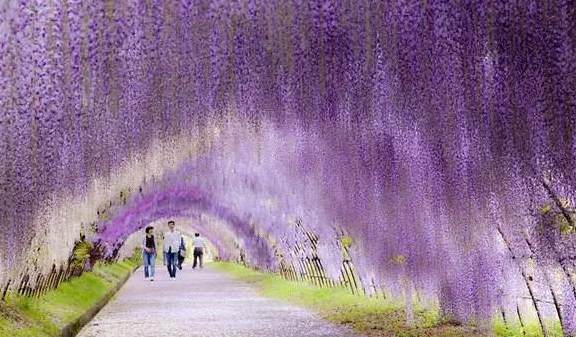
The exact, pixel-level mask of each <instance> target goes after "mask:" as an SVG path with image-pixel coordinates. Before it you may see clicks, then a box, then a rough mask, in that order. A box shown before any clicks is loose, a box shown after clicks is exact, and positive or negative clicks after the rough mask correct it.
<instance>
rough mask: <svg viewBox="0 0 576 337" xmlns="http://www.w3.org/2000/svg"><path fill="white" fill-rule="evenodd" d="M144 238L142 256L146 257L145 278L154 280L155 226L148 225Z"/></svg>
mask: <svg viewBox="0 0 576 337" xmlns="http://www.w3.org/2000/svg"><path fill="white" fill-rule="evenodd" d="M145 232H146V234H145V235H144V239H143V240H142V257H143V258H144V278H146V279H147V278H148V277H150V281H154V269H155V264H156V241H155V240H154V227H152V226H148V227H146V230H145Z"/></svg>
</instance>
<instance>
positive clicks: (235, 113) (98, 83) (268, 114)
mask: <svg viewBox="0 0 576 337" xmlns="http://www.w3.org/2000/svg"><path fill="white" fill-rule="evenodd" d="M575 21H576V6H574V4H573V3H572V2H570V1H566V0H552V1H547V2H541V1H536V0H526V1H483V0H479V1H466V2H456V1H444V0H435V1H357V0H341V1H337V0H289V1H287V0H234V1H217V0H213V1H208V0H181V1H176V0H173V1H161V0H150V1H142V0H126V1H104V0H102V1H100V0H98V1H79V0H68V1H41V0H31V1H24V0H20V1H16V0H9V1H5V2H3V3H2V4H0V156H1V159H0V221H1V222H0V252H1V254H0V260H1V261H0V266H2V267H4V268H8V269H10V268H15V265H16V263H17V261H20V260H21V259H22V257H23V256H25V255H26V254H27V249H28V248H29V244H30V241H31V240H32V238H33V237H34V236H35V235H36V234H37V233H39V232H41V231H42V227H41V226H37V225H34V224H36V223H38V221H37V219H38V218H41V217H42V214H41V210H42V209H44V208H45V207H46V205H51V203H52V202H53V200H52V198H53V196H54V195H71V196H74V197H75V198H82V197H83V196H84V195H85V194H86V193H87V192H86V191H87V190H88V189H89V188H90V187H91V184H93V182H94V181H95V180H96V179H99V178H101V177H110V176H112V175H113V173H114V172H115V171H117V170H119V169H120V168H122V167H125V166H126V163H127V161H128V160H129V159H130V158H133V157H134V156H137V155H138V154H143V153H146V152H147V151H150V149H151V147H152V145H153V144H154V143H155V142H161V143H163V144H166V145H165V146H166V149H169V148H170V142H171V141H172V139H175V138H179V137H180V138H191V139H195V140H196V141H199V142H203V141H205V140H206V139H212V140H213V141H211V142H208V141H206V146H205V149H204V150H203V151H202V152H201V153H194V154H190V156H189V157H188V159H187V160H185V161H184V163H182V164H181V165H179V166H178V167H174V168H173V170H172V171H171V172H169V173H166V174H165V175H164V176H162V177H159V180H158V181H157V182H155V183H153V184H152V186H151V187H150V188H148V189H147V190H146V191H145V192H144V193H142V194H140V195H139V196H135V197H133V198H132V199H131V200H130V201H129V202H128V203H127V205H126V206H125V207H124V208H122V209H120V210H118V211H117V212H115V214H114V215H113V216H112V218H110V219H109V220H107V221H103V222H101V223H99V224H98V229H97V233H96V235H95V237H94V240H95V241H97V242H99V243H101V244H102V246H103V247H105V248H106V249H108V253H111V252H113V251H115V250H117V249H118V247H119V245H121V244H122V242H123V240H124V239H126V238H127V237H128V235H129V234H130V233H132V232H134V231H135V230H137V229H139V228H141V227H142V226H144V225H145V224H146V222H149V221H154V220H157V219H160V218H164V217H175V216H185V217H187V216H192V214H197V213H198V212H200V213H206V214H209V215H210V216H214V217H217V218H219V219H221V221H222V222H223V223H225V224H226V226H225V227H226V230H231V231H232V232H233V233H235V235H236V236H237V242H236V246H234V245H233V244H231V243H230V242H221V243H217V244H216V246H218V248H219V249H220V250H221V251H222V254H224V255H225V254H226V252H228V255H230V252H231V251H233V250H234V249H238V247H242V249H243V250H245V252H246V256H247V258H248V259H249V260H250V262H251V263H252V264H254V265H258V266H260V267H263V268H269V269H274V268H276V267H277V265H278V263H279V258H278V256H282V259H284V260H290V259H292V260H297V259H299V258H301V256H299V255H298V254H300V253H296V252H306V250H307V249H312V248H310V247H309V246H306V244H305V242H307V240H308V239H307V237H306V235H305V234H304V232H303V231H302V230H301V229H302V228H303V227H302V226H304V227H305V228H306V233H312V234H313V235H315V236H317V237H318V247H317V253H318V254H319V256H320V258H321V259H322V262H323V265H324V268H325V269H326V271H327V273H328V274H330V275H332V276H333V277H337V275H338V272H339V270H340V266H341V264H342V258H343V257H342V237H346V238H348V237H349V238H351V243H350V255H351V259H352V260H353V261H354V263H355V266H356V268H357V272H358V273H359V275H360V278H361V280H362V282H363V283H364V284H365V286H366V287H367V285H368V284H369V283H370V284H375V285H376V286H377V287H379V288H381V287H386V288H388V289H390V290H391V291H392V292H395V293H397V294H401V293H410V294H411V293H412V292H411V291H412V290H411V289H412V288H414V289H417V290H418V291H419V292H420V293H422V296H425V297H429V298H435V299H437V301H438V302H439V304H440V306H441V308H442V309H443V311H444V313H445V314H447V315H450V316H451V317H453V318H454V319H457V320H460V321H468V320H486V319H490V318H491V317H492V316H493V315H494V314H495V313H501V315H502V317H503V318H504V319H505V320H515V319H518V318H519V316H520V315H521V314H520V313H522V315H525V316H530V315H536V316H537V318H538V319H539V320H540V322H541V323H542V325H544V323H543V322H545V321H546V319H547V317H548V316H553V317H556V318H559V319H560V321H561V323H562V326H563V329H564V332H565V334H566V335H574V334H576V309H575V308H576V287H575V285H576V234H575V233H576V216H575V210H574V205H575V196H576V193H575V192H576V28H575V27H576V26H575V25H574V22H575ZM133 187H134V188H137V187H136V186H133ZM40 223H41V222H40ZM298 224H301V225H298ZM204 228H205V230H206V232H207V235H208V236H210V237H211V238H212V239H213V240H214V242H219V241H218V233H219V231H220V230H224V229H219V228H218V227H210V226H206V227H204ZM64 230H65V229H64ZM295 247H300V248H299V249H295ZM407 287H408V288H407ZM407 289H408V290H407ZM527 298H528V300H526V299H527ZM551 303H554V304H556V305H554V304H551ZM520 317H521V316H520Z"/></svg>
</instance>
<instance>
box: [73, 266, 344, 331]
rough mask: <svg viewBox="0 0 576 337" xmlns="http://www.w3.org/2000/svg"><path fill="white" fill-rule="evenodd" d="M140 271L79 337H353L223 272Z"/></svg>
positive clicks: (341, 328)
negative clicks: (150, 276) (172, 275)
mask: <svg viewBox="0 0 576 337" xmlns="http://www.w3.org/2000/svg"><path fill="white" fill-rule="evenodd" d="M157 269H158V270H157V275H156V280H155V281H154V282H150V281H146V280H144V279H143V275H142V270H138V271H137V272H136V273H135V274H134V275H133V276H132V277H131V278H130V280H128V282H127V283H126V284H125V285H124V287H123V288H122V289H121V290H120V291H119V292H118V294H117V295H116V296H115V297H114V298H113V299H112V301H111V302H110V303H109V304H108V305H107V306H106V307H104V308H103V309H102V311H100V313H98V315H96V317H95V318H94V319H93V320H92V321H91V322H90V323H88V325H87V326H86V327H84V329H82V331H81V332H80V334H79V335H78V336H79V337H96V336H98V337H108V336H109V337H113V336H114V337H116V336H122V337H130V336H135V337H136V336H137V337H160V336H167V337H194V336H202V337H256V336H258V337H308V336H309V337H312V336H313V337H319V336H326V337H328V336H329V337H352V336H354V334H353V333H351V332H350V331H349V330H348V329H346V328H343V327H338V326H335V325H333V324H331V323H328V322H326V321H324V320H322V319H320V318H318V317H317V316H315V315H314V314H313V313H311V312H309V311H307V310H305V309H302V308H299V307H296V306H293V305H289V304H286V303H283V302H278V301H275V300H272V299H269V298H265V297H262V296H260V295H258V294H257V293H256V292H255V291H254V289H252V288H251V287H250V286H248V285H246V284H244V283H242V282H239V281H236V280H233V279H231V278H230V277H229V276H228V275H226V274H223V273H221V272H218V271H215V270H211V269H210V268H205V269H204V270H201V271H193V270H191V267H190V266H185V267H184V270H183V271H178V273H179V274H178V275H177V279H176V280H175V281H170V280H169V279H168V277H167V276H168V275H167V271H166V270H165V268H162V266H157Z"/></svg>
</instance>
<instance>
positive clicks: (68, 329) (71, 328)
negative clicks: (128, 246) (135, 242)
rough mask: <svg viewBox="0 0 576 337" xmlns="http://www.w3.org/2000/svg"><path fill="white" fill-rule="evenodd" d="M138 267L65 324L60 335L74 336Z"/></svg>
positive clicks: (62, 336)
mask: <svg viewBox="0 0 576 337" xmlns="http://www.w3.org/2000/svg"><path fill="white" fill-rule="evenodd" d="M139 267H140V266H136V267H134V268H133V269H132V270H131V271H130V272H129V273H128V274H127V275H126V276H125V277H124V278H122V279H121V280H120V281H119V282H118V283H117V284H116V285H115V286H114V287H113V288H112V289H110V291H108V292H107V293H106V295H104V297H102V298H101V299H100V300H99V301H98V302H97V303H96V304H95V305H94V306H93V307H92V308H90V309H88V310H87V311H86V312H85V313H83V314H82V315H80V317H78V318H76V319H75V320H74V321H73V322H71V323H68V324H67V325H65V326H64V327H63V328H62V330H61V331H60V337H74V336H76V335H77V334H78V332H80V330H81V329H82V328H83V327H84V326H85V325H86V324H88V322H90V321H91V320H92V318H94V316H96V315H97V314H98V313H99V312H100V310H102V308H104V306H105V305H106V304H108V302H110V300H111V299H112V297H114V295H116V293H118V291H119V290H120V288H122V287H123V286H124V284H126V282H127V281H128V280H129V279H130V276H132V274H134V272H135V271H136V270H137V269H138V268H139Z"/></svg>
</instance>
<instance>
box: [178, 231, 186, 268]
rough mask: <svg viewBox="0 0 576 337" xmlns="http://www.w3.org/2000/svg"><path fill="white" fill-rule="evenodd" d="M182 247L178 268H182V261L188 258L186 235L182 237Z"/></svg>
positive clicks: (179, 253)
mask: <svg viewBox="0 0 576 337" xmlns="http://www.w3.org/2000/svg"><path fill="white" fill-rule="evenodd" d="M180 240H181V241H180V249H179V250H178V269H180V270H182V263H184V260H185V259H186V243H185V242H184V237H182V238H181V239H180Z"/></svg>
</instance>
